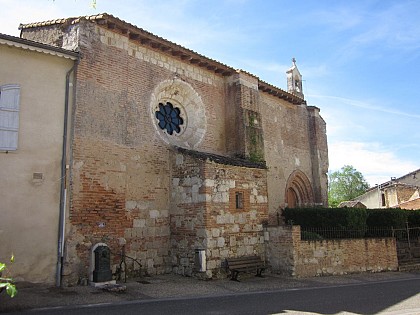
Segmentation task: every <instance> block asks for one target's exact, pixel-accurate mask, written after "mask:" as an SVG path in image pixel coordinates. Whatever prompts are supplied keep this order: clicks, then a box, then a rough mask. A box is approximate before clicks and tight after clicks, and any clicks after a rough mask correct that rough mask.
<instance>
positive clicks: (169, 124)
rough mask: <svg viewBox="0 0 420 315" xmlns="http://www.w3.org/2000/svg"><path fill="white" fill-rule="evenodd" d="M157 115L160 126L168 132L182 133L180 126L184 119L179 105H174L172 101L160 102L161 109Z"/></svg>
mask: <svg viewBox="0 0 420 315" xmlns="http://www.w3.org/2000/svg"><path fill="white" fill-rule="evenodd" d="M155 117H156V118H157V120H158V121H159V123H158V125H159V128H160V129H162V130H165V129H166V131H167V133H168V134H170V135H172V134H173V133H174V131H175V132H176V133H180V131H181V128H180V126H181V125H182V124H183V123H184V120H183V119H182V117H181V116H180V110H179V108H178V107H174V106H173V105H172V104H171V103H170V102H166V104H165V105H163V104H162V103H159V110H158V111H156V113H155Z"/></svg>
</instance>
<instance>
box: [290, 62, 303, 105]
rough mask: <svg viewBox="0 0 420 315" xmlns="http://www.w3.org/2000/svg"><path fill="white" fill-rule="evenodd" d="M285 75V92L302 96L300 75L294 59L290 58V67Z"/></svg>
mask: <svg viewBox="0 0 420 315" xmlns="http://www.w3.org/2000/svg"><path fill="white" fill-rule="evenodd" d="M286 75H287V92H289V93H292V94H294V95H296V96H299V97H301V98H304V96H303V90H302V75H301V74H300V72H299V70H298V68H297V66H296V59H295V58H293V59H292V67H291V68H290V69H289V70H287V71H286Z"/></svg>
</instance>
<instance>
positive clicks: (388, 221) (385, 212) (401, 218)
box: [366, 208, 409, 229]
mask: <svg viewBox="0 0 420 315" xmlns="http://www.w3.org/2000/svg"><path fill="white" fill-rule="evenodd" d="M408 212H409V211H408V210H402V209H398V208H392V209H367V213H368V218H367V220H366V224H367V226H369V227H393V228H395V229H400V228H404V227H405V226H406V222H407V220H408Z"/></svg>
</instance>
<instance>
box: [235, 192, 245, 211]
mask: <svg viewBox="0 0 420 315" xmlns="http://www.w3.org/2000/svg"><path fill="white" fill-rule="evenodd" d="M235 203H236V209H243V208H244V193H243V192H239V191H237V192H236V193H235Z"/></svg>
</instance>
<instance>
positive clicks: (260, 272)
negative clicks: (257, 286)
mask: <svg viewBox="0 0 420 315" xmlns="http://www.w3.org/2000/svg"><path fill="white" fill-rule="evenodd" d="M263 272H264V268H258V269H257V274H256V277H260V278H264V276H263V275H262V273H263Z"/></svg>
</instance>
